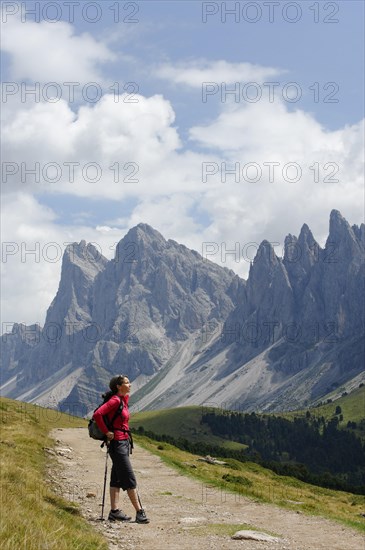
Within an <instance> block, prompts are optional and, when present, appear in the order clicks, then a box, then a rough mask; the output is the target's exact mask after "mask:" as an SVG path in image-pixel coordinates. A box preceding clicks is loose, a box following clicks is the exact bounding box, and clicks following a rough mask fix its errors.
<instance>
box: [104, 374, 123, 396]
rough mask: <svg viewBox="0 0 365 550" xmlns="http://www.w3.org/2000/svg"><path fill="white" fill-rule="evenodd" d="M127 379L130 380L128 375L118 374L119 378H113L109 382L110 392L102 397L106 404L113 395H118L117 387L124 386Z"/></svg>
mask: <svg viewBox="0 0 365 550" xmlns="http://www.w3.org/2000/svg"><path fill="white" fill-rule="evenodd" d="M125 378H128V377H127V375H126V374H118V376H113V378H112V379H111V380H110V382H109V388H110V391H107V392H106V393H103V395H102V397H103V399H104V403H105V402H106V401H109V399H110V398H111V397H113V395H116V394H117V393H118V388H117V386H120V385H121V384H123V382H124V379H125Z"/></svg>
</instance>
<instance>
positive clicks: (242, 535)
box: [232, 530, 280, 542]
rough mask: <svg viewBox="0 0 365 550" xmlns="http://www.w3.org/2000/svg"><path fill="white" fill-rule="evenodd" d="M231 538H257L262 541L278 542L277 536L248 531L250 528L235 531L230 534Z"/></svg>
mask: <svg viewBox="0 0 365 550" xmlns="http://www.w3.org/2000/svg"><path fill="white" fill-rule="evenodd" d="M232 539H235V540H242V539H245V540H259V541H262V542H279V541H280V539H279V538H278V537H272V536H271V535H267V534H266V533H260V532H259V531H250V530H244V531H237V533H235V534H234V535H232Z"/></svg>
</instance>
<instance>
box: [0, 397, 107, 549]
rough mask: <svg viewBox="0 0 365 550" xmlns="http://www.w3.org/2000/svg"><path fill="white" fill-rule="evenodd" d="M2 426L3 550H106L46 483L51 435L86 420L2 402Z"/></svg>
mask: <svg viewBox="0 0 365 550" xmlns="http://www.w3.org/2000/svg"><path fill="white" fill-rule="evenodd" d="M0 426H1V433H0V449H1V463H0V468H1V501H0V502H1V514H0V529H1V531H0V532H1V535H0V536H1V548H2V550H14V549H17V550H23V549H24V550H51V549H57V550H69V549H70V548H72V549H73V550H107V548H108V545H107V543H106V542H105V540H104V539H103V538H102V537H101V536H100V535H99V534H97V533H96V532H95V531H94V530H93V529H92V527H91V526H90V525H89V524H88V523H87V522H86V521H85V520H84V519H83V518H82V517H81V516H80V514H79V509H78V507H77V505H76V504H73V503H70V502H67V501H65V500H64V499H62V498H60V497H58V496H57V495H56V494H55V493H54V492H53V490H52V487H51V486H50V484H49V483H47V480H46V466H47V462H48V463H49V460H50V459H49V457H48V455H47V454H46V452H45V450H44V448H45V447H52V446H53V441H52V440H51V439H50V438H48V436H47V434H48V432H49V431H50V429H51V428H54V427H79V426H86V423H85V421H84V420H82V419H80V418H75V417H71V416H69V415H63V414H61V413H59V412H57V411H52V410H50V409H44V408H41V407H36V406H34V405H29V404H26V403H22V402H17V401H12V400H9V399H5V398H1V399H0Z"/></svg>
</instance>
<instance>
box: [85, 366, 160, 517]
mask: <svg viewBox="0 0 365 550" xmlns="http://www.w3.org/2000/svg"><path fill="white" fill-rule="evenodd" d="M109 388H110V391H109V392H107V393H106V394H104V395H103V397H104V400H105V403H104V404H103V405H101V407H99V408H98V409H97V410H96V411H95V412H94V415H93V418H94V420H95V422H96V424H97V425H98V427H99V428H100V430H101V431H102V432H103V433H104V434H105V436H106V439H107V441H108V447H109V454H110V456H111V459H112V462H113V466H112V471H111V474H110V504H111V510H110V512H109V516H108V519H109V520H110V521H116V520H119V521H129V520H131V519H132V518H131V517H130V516H127V515H126V514H124V513H123V512H122V511H121V510H119V508H118V504H119V493H120V489H121V488H122V489H123V491H127V493H128V496H129V499H130V501H131V503H132V505H133V506H134V508H135V510H136V523H149V519H148V518H147V516H146V513H145V511H144V510H143V508H142V506H141V503H140V500H139V497H138V493H137V489H136V487H137V482H136V478H135V475H134V472H133V468H132V465H131V462H130V460H129V449H130V446H131V441H130V431H129V426H128V421H129V410H128V401H129V393H130V391H131V383H130V381H129V379H128V377H127V376H124V375H119V376H114V377H113V378H112V379H111V380H110V383H109ZM121 400H122V402H123V408H122V410H121V414H120V415H118V416H117V418H116V419H115V420H114V422H113V426H110V429H109V428H108V426H107V425H106V424H105V422H104V418H103V417H104V416H106V418H107V422H108V421H109V424H110V422H111V421H112V419H113V417H114V415H115V413H116V412H117V410H118V408H119V406H120V405H121Z"/></svg>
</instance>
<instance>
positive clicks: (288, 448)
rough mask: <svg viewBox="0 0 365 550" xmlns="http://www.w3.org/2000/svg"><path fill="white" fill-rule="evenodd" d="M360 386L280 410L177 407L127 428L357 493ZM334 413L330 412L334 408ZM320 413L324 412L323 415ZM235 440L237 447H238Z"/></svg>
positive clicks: (364, 479)
mask: <svg viewBox="0 0 365 550" xmlns="http://www.w3.org/2000/svg"><path fill="white" fill-rule="evenodd" d="M363 396H364V388H363V387H361V388H358V390H355V392H353V395H352V394H351V395H349V396H345V397H343V398H341V401H340V400H338V402H341V403H343V402H344V403H345V405H344V410H346V413H347V417H346V418H347V420H346V422H345V421H343V422H342V426H340V425H339V420H340V418H342V416H341V414H342V413H339V411H340V410H342V409H341V408H337V409H336V407H340V405H335V406H334V404H333V403H329V404H328V405H326V406H325V407H324V408H323V413H324V414H321V410H318V408H314V409H309V410H306V411H298V412H297V413H296V412H294V411H293V412H292V413H290V414H288V413H283V414H282V415H278V414H275V415H267V414H263V415H257V414H255V413H250V414H247V413H237V412H235V411H229V410H220V409H215V408H214V407H200V408H199V407H180V408H177V409H171V410H161V411H152V412H142V413H137V414H135V415H133V420H132V423H131V425H132V427H133V428H134V429H135V430H137V432H138V433H145V434H147V435H150V436H151V437H154V438H156V439H158V440H160V441H167V442H169V443H172V444H174V445H177V446H178V447H179V448H181V449H184V450H189V451H191V452H195V453H200V454H207V453H209V454H211V453H213V454H218V455H220V456H224V457H231V458H236V459H238V460H239V461H243V462H245V461H247V460H253V461H255V462H257V463H259V464H262V465H264V466H267V467H269V468H271V469H272V470H273V471H275V472H276V473H278V474H280V475H292V476H294V477H296V478H298V479H301V480H303V481H307V482H309V483H313V484H316V485H319V486H323V487H329V488H336V489H342V490H347V491H353V492H355V493H360V494H363V493H364V491H365V471H364V468H363V458H364V447H363V444H362V442H361V439H362V438H359V436H360V435H361V431H362V429H363V424H364V423H365V420H364V418H363V419H362V421H360V422H358V423H355V424H354V421H352V420H351V418H360V419H361V412H362V411H363V408H362V402H363ZM336 410H337V412H338V414H334V413H335V412H336ZM324 415H325V416H324ZM239 445H240V447H239Z"/></svg>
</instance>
